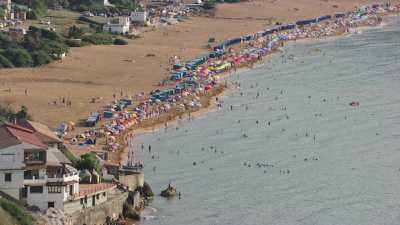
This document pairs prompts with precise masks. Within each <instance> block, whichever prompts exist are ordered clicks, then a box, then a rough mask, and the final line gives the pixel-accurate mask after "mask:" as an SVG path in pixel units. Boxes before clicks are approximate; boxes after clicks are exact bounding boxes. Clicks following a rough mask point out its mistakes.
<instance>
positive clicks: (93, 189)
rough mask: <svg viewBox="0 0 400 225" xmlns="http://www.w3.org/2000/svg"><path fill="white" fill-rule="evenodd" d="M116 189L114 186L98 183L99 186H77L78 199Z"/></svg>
mask: <svg viewBox="0 0 400 225" xmlns="http://www.w3.org/2000/svg"><path fill="white" fill-rule="evenodd" d="M115 187H117V185H116V184H111V183H99V184H79V195H78V196H79V197H82V196H85V195H91V194H94V193H97V192H103V191H105V190H110V189H113V188H115Z"/></svg>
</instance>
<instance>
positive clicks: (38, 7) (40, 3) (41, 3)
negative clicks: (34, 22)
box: [32, 0, 47, 19]
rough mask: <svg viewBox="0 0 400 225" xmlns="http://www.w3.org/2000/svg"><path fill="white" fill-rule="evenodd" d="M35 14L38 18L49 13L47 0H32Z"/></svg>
mask: <svg viewBox="0 0 400 225" xmlns="http://www.w3.org/2000/svg"><path fill="white" fill-rule="evenodd" d="M32 10H33V14H34V15H35V17H36V18H37V19H39V18H41V17H43V16H44V15H46V13H47V5H46V2H45V0H34V1H32Z"/></svg>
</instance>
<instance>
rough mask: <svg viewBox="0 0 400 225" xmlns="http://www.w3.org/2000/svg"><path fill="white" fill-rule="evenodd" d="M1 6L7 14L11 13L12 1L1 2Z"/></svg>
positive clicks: (1, 0)
mask: <svg viewBox="0 0 400 225" xmlns="http://www.w3.org/2000/svg"><path fill="white" fill-rule="evenodd" d="M0 6H2V7H4V9H5V10H6V11H7V12H11V0H0Z"/></svg>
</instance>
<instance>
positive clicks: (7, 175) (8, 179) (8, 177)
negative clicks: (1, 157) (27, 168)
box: [4, 173, 12, 182]
mask: <svg viewBox="0 0 400 225" xmlns="http://www.w3.org/2000/svg"><path fill="white" fill-rule="evenodd" d="M4 181H5V182H11V181H12V173H5V174H4Z"/></svg>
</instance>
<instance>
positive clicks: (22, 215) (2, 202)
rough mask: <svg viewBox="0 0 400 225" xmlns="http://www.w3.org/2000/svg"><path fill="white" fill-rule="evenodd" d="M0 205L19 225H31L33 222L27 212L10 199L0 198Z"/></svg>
mask: <svg viewBox="0 0 400 225" xmlns="http://www.w3.org/2000/svg"><path fill="white" fill-rule="evenodd" d="M0 207H1V208H3V209H4V210H5V211H7V212H8V213H9V214H10V215H11V216H12V217H14V218H15V219H16V220H17V221H18V223H19V224H20V225H31V224H33V222H34V219H33V217H32V216H31V215H29V214H27V213H26V212H25V210H24V209H23V208H22V207H21V206H19V205H17V204H15V203H13V202H11V201H8V200H6V199H4V198H0Z"/></svg>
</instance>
